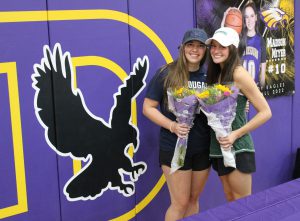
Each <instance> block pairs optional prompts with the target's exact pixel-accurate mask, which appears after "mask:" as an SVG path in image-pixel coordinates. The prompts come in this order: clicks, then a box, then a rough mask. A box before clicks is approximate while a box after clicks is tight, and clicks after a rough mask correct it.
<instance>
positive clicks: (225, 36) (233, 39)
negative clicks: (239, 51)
mask: <svg viewBox="0 0 300 221" xmlns="http://www.w3.org/2000/svg"><path fill="white" fill-rule="evenodd" d="M212 40H216V41H217V42H219V43H220V44H221V45H222V46H224V47H227V46H229V45H234V46H235V47H236V48H238V47H239V42H240V38H239V35H238V33H237V32H236V31H235V30H234V29H232V28H229V27H222V28H219V29H218V30H216V31H215V33H214V35H213V36H212V37H211V38H209V39H207V40H206V41H205V44H206V45H210V44H211V41H212Z"/></svg>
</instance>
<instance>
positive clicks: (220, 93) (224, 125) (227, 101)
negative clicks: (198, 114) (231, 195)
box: [196, 84, 239, 168]
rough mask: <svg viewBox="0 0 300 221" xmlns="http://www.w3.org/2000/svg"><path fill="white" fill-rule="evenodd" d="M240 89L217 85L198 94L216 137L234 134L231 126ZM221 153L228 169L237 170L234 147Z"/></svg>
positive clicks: (222, 150)
mask: <svg viewBox="0 0 300 221" xmlns="http://www.w3.org/2000/svg"><path fill="white" fill-rule="evenodd" d="M238 92H239V90H238V88H236V87H235V86H234V85H232V84H231V85H221V84H215V85H212V86H209V87H207V88H206V89H204V90H202V91H201V92H199V93H197V94H196V95H197V98H198V100H199V103H200V109H201V111H202V112H203V113H204V114H205V115H206V116H207V121H208V125H209V126H210V127H211V128H212V129H213V130H214V131H215V133H216V137H217V138H221V137H226V136H228V135H229V134H230V133H231V132H232V128H231V124H232V122H233V120H234V118H235V113H236V106H237V96H238ZM221 152H222V155H223V158H224V165H225V166H226V167H234V168H236V163H235V153H234V149H233V147H232V146H231V147H229V148H226V149H225V148H224V147H222V146H221Z"/></svg>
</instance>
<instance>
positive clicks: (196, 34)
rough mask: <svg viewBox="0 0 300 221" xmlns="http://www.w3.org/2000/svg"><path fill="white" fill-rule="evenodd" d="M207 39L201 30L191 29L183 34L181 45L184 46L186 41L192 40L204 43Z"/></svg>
mask: <svg viewBox="0 0 300 221" xmlns="http://www.w3.org/2000/svg"><path fill="white" fill-rule="evenodd" d="M207 39H208V37H207V34H206V32H205V31H204V30H203V29H200V28H193V29H191V30H188V31H187V32H185V34H184V36H183V39H182V44H185V43H187V42H188V41H193V40H196V41H200V42H203V43H205V41H206V40H207Z"/></svg>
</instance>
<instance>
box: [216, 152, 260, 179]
mask: <svg viewBox="0 0 300 221" xmlns="http://www.w3.org/2000/svg"><path fill="white" fill-rule="evenodd" d="M211 161H212V166H213V168H214V170H215V171H217V173H218V175H219V176H224V175H227V174H229V173H231V172H232V171H234V170H235V168H233V167H225V166H224V162H223V158H211ZM235 161H236V169H237V170H239V171H241V172H243V173H253V172H255V171H256V166H255V154H254V153H253V152H242V153H238V154H236V155H235Z"/></svg>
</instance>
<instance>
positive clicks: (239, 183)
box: [228, 170, 252, 200]
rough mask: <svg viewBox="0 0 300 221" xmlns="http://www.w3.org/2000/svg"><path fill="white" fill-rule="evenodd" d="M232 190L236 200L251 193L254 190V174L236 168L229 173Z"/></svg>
mask: <svg viewBox="0 0 300 221" xmlns="http://www.w3.org/2000/svg"><path fill="white" fill-rule="evenodd" d="M228 180H229V183H230V187H231V191H232V194H233V197H234V200H237V199H240V198H242V197H245V196H249V195H251V192H252V191H251V190H252V175H251V174H247V173H242V172H240V171H238V170H234V171H233V172H232V173H230V174H228Z"/></svg>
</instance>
